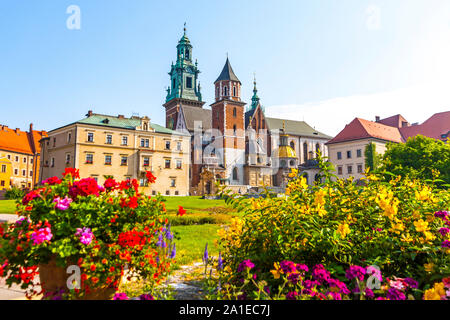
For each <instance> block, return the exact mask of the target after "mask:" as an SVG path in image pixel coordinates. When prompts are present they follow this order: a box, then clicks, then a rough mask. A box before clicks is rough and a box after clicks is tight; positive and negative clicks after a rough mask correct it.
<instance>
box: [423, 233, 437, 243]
mask: <svg viewBox="0 0 450 320" xmlns="http://www.w3.org/2000/svg"><path fill="white" fill-rule="evenodd" d="M424 235H425V241H426V242H430V241H433V240H434V239H436V236H435V235H434V234H433V233H431V232H429V231H425V232H424Z"/></svg>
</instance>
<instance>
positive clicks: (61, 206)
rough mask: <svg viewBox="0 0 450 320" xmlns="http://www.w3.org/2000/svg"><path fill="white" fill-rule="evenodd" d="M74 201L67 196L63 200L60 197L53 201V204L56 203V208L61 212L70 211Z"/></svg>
mask: <svg viewBox="0 0 450 320" xmlns="http://www.w3.org/2000/svg"><path fill="white" fill-rule="evenodd" d="M72 201H73V200H72V199H71V198H69V197H68V196H66V197H65V198H64V199H61V198H60V197H57V198H55V199H53V203H56V205H55V208H56V209H58V210H61V211H65V210H67V209H69V207H70V204H71V203H72Z"/></svg>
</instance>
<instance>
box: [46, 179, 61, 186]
mask: <svg viewBox="0 0 450 320" xmlns="http://www.w3.org/2000/svg"><path fill="white" fill-rule="evenodd" d="M60 183H61V179H59V178H58V177H51V178H48V179H47V180H44V181H42V184H48V185H50V186H52V185H55V184H60Z"/></svg>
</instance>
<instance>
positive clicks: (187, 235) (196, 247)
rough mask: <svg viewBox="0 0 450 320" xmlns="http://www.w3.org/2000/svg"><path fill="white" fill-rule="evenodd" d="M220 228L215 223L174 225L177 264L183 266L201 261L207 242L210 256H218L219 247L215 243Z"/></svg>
mask: <svg viewBox="0 0 450 320" xmlns="http://www.w3.org/2000/svg"><path fill="white" fill-rule="evenodd" d="M219 228H221V226H219V225H215V224H204V225H193V226H176V227H172V230H173V231H174V233H175V237H176V239H175V243H176V246H177V256H176V259H175V260H176V262H177V263H176V265H177V266H182V265H187V264H190V263H192V262H195V261H201V260H202V257H203V253H204V250H205V245H206V244H208V252H209V256H210V257H211V256H218V254H219V248H218V247H217V246H216V245H215V240H217V239H218V236H217V230H219Z"/></svg>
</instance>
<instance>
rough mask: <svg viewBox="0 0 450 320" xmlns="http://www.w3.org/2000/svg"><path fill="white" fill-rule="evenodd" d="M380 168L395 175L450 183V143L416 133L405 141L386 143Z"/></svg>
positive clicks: (443, 183) (438, 182)
mask: <svg viewBox="0 0 450 320" xmlns="http://www.w3.org/2000/svg"><path fill="white" fill-rule="evenodd" d="M382 169H383V170H385V171H388V172H391V173H393V174H395V175H401V176H409V177H411V178H420V179H430V180H433V181H434V182H435V183H436V184H438V185H441V186H444V185H446V184H447V185H448V184H450V144H449V143H444V142H443V141H439V140H435V139H432V138H428V137H424V136H421V135H418V136H416V137H413V138H409V139H408V141H407V142H406V143H403V144H402V143H401V144H393V143H390V144H388V145H387V150H386V152H385V154H384V156H383V165H382Z"/></svg>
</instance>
